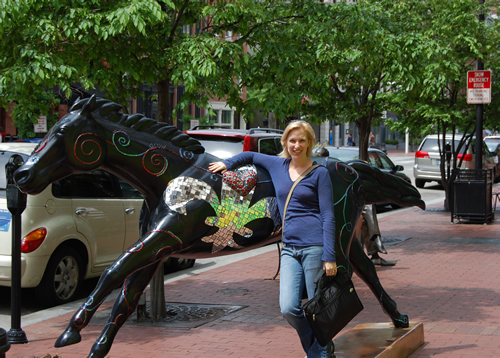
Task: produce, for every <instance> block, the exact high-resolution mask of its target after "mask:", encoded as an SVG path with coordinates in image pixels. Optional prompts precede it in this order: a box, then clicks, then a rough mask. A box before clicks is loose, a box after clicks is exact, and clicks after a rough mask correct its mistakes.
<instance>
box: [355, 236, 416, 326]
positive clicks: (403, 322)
mask: <svg viewBox="0 0 500 358" xmlns="http://www.w3.org/2000/svg"><path fill="white" fill-rule="evenodd" d="M349 259H350V261H351V263H352V264H353V266H354V268H355V270H356V274H357V275H358V276H359V277H360V278H361V279H362V280H363V281H364V282H365V283H366V284H367V285H368V287H370V290H371V291H372V292H373V294H374V295H375V297H377V299H378V300H379V303H380V305H381V306H382V308H383V309H384V311H385V313H386V314H387V315H389V317H390V318H391V320H392V322H393V324H394V326H395V327H398V328H406V327H408V326H409V323H408V316H407V315H405V314H402V313H400V312H399V311H398V307H397V305H396V302H394V300H393V299H392V298H391V297H390V296H389V295H388V294H387V292H385V290H384V288H383V287H382V285H381V284H380V280H379V278H378V276H377V271H376V270H375V265H374V264H373V262H372V261H371V260H370V258H369V257H368V256H367V255H366V254H365V252H364V250H363V247H362V246H361V244H360V243H359V241H358V240H352V243H351V249H350V252H349Z"/></svg>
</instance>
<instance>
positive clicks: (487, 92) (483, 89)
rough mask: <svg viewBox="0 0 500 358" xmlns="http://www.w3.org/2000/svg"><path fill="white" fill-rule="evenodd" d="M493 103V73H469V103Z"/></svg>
mask: <svg viewBox="0 0 500 358" xmlns="http://www.w3.org/2000/svg"><path fill="white" fill-rule="evenodd" d="M490 102H491V71H468V72H467V103H469V104H481V103H490Z"/></svg>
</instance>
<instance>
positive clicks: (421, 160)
mask: <svg viewBox="0 0 500 358" xmlns="http://www.w3.org/2000/svg"><path fill="white" fill-rule="evenodd" d="M460 138H461V135H457V136H455V142H454V143H453V144H454V148H455V151H456V149H457V146H458V143H459V141H460ZM445 139H446V143H447V144H450V145H451V142H452V140H453V137H452V135H451V134H449V135H446V137H445ZM440 140H442V136H440ZM474 151H475V138H473V139H472V140H471V142H470V144H469V146H468V147H467V149H466V150H464V149H462V150H461V152H460V153H459V154H458V156H457V159H458V160H460V159H461V158H462V157H463V162H462V166H461V168H462V169H474V168H475V166H476V161H475V153H474ZM482 158H483V168H484V169H490V168H493V177H494V178H495V180H496V179H498V176H499V175H500V170H497V164H498V157H497V156H496V155H494V154H492V153H490V151H489V149H488V147H487V146H486V145H485V144H484V143H483V155H482ZM440 164H441V157H440V155H439V145H438V135H437V134H433V135H428V136H427V137H425V138H424V140H423V141H422V143H421V144H420V146H419V148H418V150H417V152H416V153H415V165H414V166H413V175H414V176H415V186H416V187H417V188H423V187H424V185H425V183H426V182H431V181H436V182H438V183H441V169H440Z"/></svg>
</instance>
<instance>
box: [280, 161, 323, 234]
mask: <svg viewBox="0 0 500 358" xmlns="http://www.w3.org/2000/svg"><path fill="white" fill-rule="evenodd" d="M316 167H319V164H314V165H311V166H310V167H309V168H307V169H306V170H305V171H304V172H303V173H302V174H300V176H299V177H298V178H297V179H295V181H294V182H293V185H292V187H291V188H290V192H289V193H288V197H287V198H286V202H285V207H284V209H283V224H282V225H281V232H283V229H284V228H285V217H286V209H287V208H288V203H289V202H290V198H291V197H292V193H293V190H294V189H295V187H296V186H297V184H298V183H299V182H300V181H301V180H302V179H304V177H305V176H306V175H307V174H309V173H310V172H311V171H312V170H313V169H314V168H316Z"/></svg>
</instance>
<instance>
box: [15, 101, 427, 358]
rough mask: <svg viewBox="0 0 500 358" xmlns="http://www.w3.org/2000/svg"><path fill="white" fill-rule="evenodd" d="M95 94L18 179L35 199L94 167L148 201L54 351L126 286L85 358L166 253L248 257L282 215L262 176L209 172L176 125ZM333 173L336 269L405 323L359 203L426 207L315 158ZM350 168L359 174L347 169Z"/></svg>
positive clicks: (101, 352) (112, 330) (105, 348)
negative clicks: (374, 257)
mask: <svg viewBox="0 0 500 358" xmlns="http://www.w3.org/2000/svg"><path fill="white" fill-rule="evenodd" d="M120 109H121V106H120V105H118V104H116V103H113V102H110V101H108V100H104V99H100V98H96V97H92V98H90V99H82V100H78V101H77V102H76V103H75V104H74V105H73V107H72V108H71V109H70V112H69V113H68V114H67V115H66V116H65V117H63V118H62V119H61V120H60V121H59V122H58V123H57V124H56V125H55V126H54V127H53V128H52V129H51V130H50V132H49V133H48V134H47V136H46V137H45V139H44V140H43V141H42V142H41V143H40V144H39V145H38V146H37V148H36V149H35V150H34V152H33V153H32V155H31V156H30V157H29V158H28V160H27V161H26V163H25V164H24V165H22V166H21V167H20V168H19V169H18V170H17V171H16V172H15V181H16V183H17V185H18V186H19V188H20V189H21V190H22V191H24V192H25V193H28V194H37V193H40V192H41V191H42V190H43V189H44V188H46V187H47V185H48V184H49V183H52V182H54V181H56V180H60V179H62V178H64V177H66V176H68V175H70V174H74V173H79V172H86V171H90V170H93V169H95V168H98V167H101V168H103V169H105V170H107V171H109V172H111V173H114V174H115V175H117V176H119V177H120V178H122V179H124V180H125V181H127V182H129V183H130V184H132V185H133V186H135V187H136V188H137V189H138V190H139V191H140V192H141V193H142V194H143V195H144V197H145V204H144V207H143V213H142V219H141V222H140V224H139V225H140V232H141V237H140V238H139V240H138V241H137V242H136V243H135V244H133V245H132V246H131V247H129V248H128V249H127V250H126V251H125V252H124V253H123V254H122V255H121V256H120V257H119V258H118V259H117V260H116V261H115V262H114V263H113V264H112V265H111V266H110V267H108V268H107V269H106V271H105V272H104V273H103V274H102V276H101V278H100V280H99V282H98V284H97V286H96V288H95V289H94V291H93V292H92V294H91V295H90V296H89V297H88V298H87V300H86V301H85V303H84V304H83V306H82V307H81V308H80V309H79V310H78V311H77V312H76V313H75V314H74V316H73V318H72V319H71V321H70V323H69V325H68V327H67V328H66V330H65V331H64V332H63V333H62V334H61V336H60V337H59V338H58V339H57V341H56V344H55V346H56V347H62V346H66V345H70V344H74V343H78V342H80V340H81V336H80V333H79V332H80V331H81V330H82V329H83V328H85V326H87V324H88V323H89V321H90V319H91V318H92V316H93V314H94V313H95V312H96V310H97V308H98V307H99V305H100V304H101V303H102V302H103V300H104V299H105V298H106V296H107V295H108V294H109V293H111V291H112V290H113V289H115V288H116V287H117V286H118V285H120V284H122V283H123V288H122V292H121V295H120V296H119V297H118V298H117V299H116V301H115V304H114V306H113V309H112V312H111V316H110V318H109V323H108V324H107V325H106V326H105V328H104V329H103V331H102V333H101V335H100V337H99V338H98V339H97V340H96V342H95V344H94V345H93V347H92V349H91V353H90V355H89V357H104V356H106V354H107V353H108V352H109V350H110V349H111V345H112V342H113V339H114V337H115V335H116V333H117V332H118V330H119V328H120V327H121V326H122V325H123V324H124V322H125V321H126V320H127V318H128V317H129V316H130V315H131V314H132V313H133V312H134V310H135V308H136V306H137V304H138V299H139V297H140V295H141V294H142V292H143V291H144V289H145V288H146V286H147V285H148V283H149V281H150V280H151V278H152V277H153V275H154V273H155V271H156V270H157V268H158V267H159V266H160V265H161V263H162V259H164V258H165V257H166V256H168V255H172V254H175V255H176V256H178V255H189V257H202V256H205V257H207V256H210V255H225V254H231V253H236V252H241V251H242V250H249V249H252V248H255V247H259V246H262V245H265V244H267V243H270V242H273V241H277V240H278V239H279V236H278V235H279V233H280V230H281V219H280V214H279V212H278V209H277V205H276V198H275V194H274V187H273V184H272V182H271V180H270V176H269V174H268V173H267V172H266V171H264V170H263V169H261V168H258V167H255V166H251V165H249V166H244V167H242V168H239V169H238V170H236V171H232V172H231V171H230V172H227V173H226V174H224V176H222V175H219V174H214V173H211V172H210V171H209V170H208V169H207V168H208V164H209V163H210V162H214V161H217V160H218V158H216V157H214V156H212V155H210V154H206V153H204V148H203V147H202V146H201V145H200V143H199V142H198V141H196V140H195V139H193V138H191V137H189V136H187V135H186V134H184V133H182V132H181V131H179V130H178V129H177V128H175V127H172V126H168V125H165V124H162V123H157V122H156V121H155V120H153V119H148V118H145V117H144V116H143V115H140V114H133V115H125V114H123V113H122V112H121V111H120ZM315 160H316V161H317V162H318V163H319V164H322V165H324V166H325V167H327V168H328V170H329V171H330V177H331V180H332V183H333V188H334V197H335V204H334V205H335V219H336V238H337V240H336V242H335V245H336V247H335V251H336V252H337V264H338V266H339V269H344V270H348V271H349V273H351V274H352V268H351V264H352V266H353V267H354V269H355V272H356V273H357V274H358V276H360V277H361V278H362V279H363V280H364V281H365V282H366V284H367V285H368V286H369V287H370V288H371V290H372V291H373V293H374V294H375V297H376V298H377V300H379V302H380V304H381V305H382V308H383V309H384V311H385V312H386V313H387V314H388V315H389V317H390V318H391V320H392V322H393V323H394V325H395V326H396V327H408V317H407V316H406V315H404V314H401V313H400V312H399V311H398V309H397V306H396V303H395V302H394V301H393V300H392V299H391V298H390V297H389V295H388V294H387V293H386V292H385V291H384V289H383V288H382V286H381V284H380V282H379V279H378V277H377V273H376V271H375V268H374V266H373V264H372V262H371V261H370V259H369V258H368V256H366V254H365V253H364V251H363V248H362V247H361V245H360V244H359V242H358V241H357V240H353V238H354V237H355V228H356V226H357V224H358V221H359V218H360V215H361V211H362V209H363V206H364V205H365V203H376V202H387V201H391V202H393V203H394V204H397V205H400V206H412V205H417V206H420V207H422V208H423V207H424V203H423V201H421V200H420V195H419V193H418V191H417V190H416V189H415V188H414V187H413V186H411V185H409V184H407V183H406V182H404V181H403V180H401V179H399V178H397V177H395V176H391V175H387V174H384V173H382V172H381V171H379V170H378V169H375V168H371V167H370V166H368V165H365V164H363V163H356V164H353V166H349V165H347V164H345V163H343V162H340V161H338V160H336V159H333V158H315ZM354 168H356V169H354Z"/></svg>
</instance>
